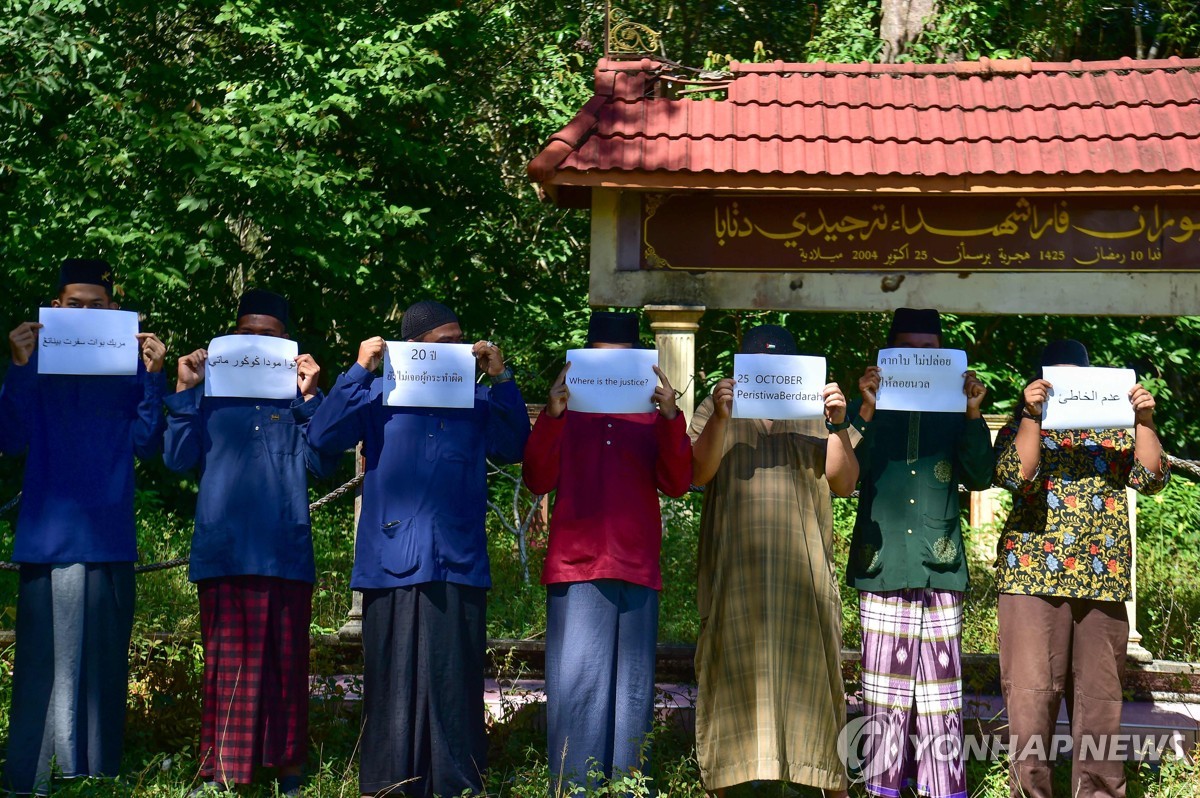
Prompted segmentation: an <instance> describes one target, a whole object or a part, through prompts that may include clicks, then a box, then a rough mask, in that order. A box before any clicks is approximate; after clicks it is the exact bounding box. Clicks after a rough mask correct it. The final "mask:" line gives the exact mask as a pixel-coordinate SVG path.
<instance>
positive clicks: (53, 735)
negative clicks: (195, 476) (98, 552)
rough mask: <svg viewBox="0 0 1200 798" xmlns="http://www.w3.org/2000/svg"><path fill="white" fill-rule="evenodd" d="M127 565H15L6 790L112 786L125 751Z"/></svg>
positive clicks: (130, 591)
mask: <svg viewBox="0 0 1200 798" xmlns="http://www.w3.org/2000/svg"><path fill="white" fill-rule="evenodd" d="M133 604H134V578H133V563H75V564H70V565H22V566H21V575H20V584H19V586H18V588H17V630H16V631H17V651H16V659H15V662H14V666H13V697H12V712H11V714H10V715H9V733H8V766H7V768H6V770H5V786H6V787H7V788H8V789H10V790H12V791H14V792H16V793H30V792H38V793H46V792H48V789H49V781H50V759H51V758H52V757H53V758H54V760H55V762H56V763H57V765H58V767H59V768H60V769H61V770H62V772H63V775H65V776H115V775H117V771H118V770H119V768H120V765H121V750H122V747H123V745H124V741H125V702H126V698H127V694H128V683H129V636H130V632H131V631H132V629H133Z"/></svg>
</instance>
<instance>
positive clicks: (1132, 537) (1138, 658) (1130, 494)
mask: <svg viewBox="0 0 1200 798" xmlns="http://www.w3.org/2000/svg"><path fill="white" fill-rule="evenodd" d="M1125 495H1126V497H1127V498H1128V500H1129V549H1130V552H1131V553H1132V554H1131V557H1130V560H1129V595H1130V596H1131V597H1132V598H1130V599H1129V601H1126V602H1125V612H1126V613H1127V614H1128V615H1129V645H1128V646H1126V648H1125V655H1126V656H1127V657H1129V659H1131V660H1133V661H1134V662H1152V661H1153V660H1154V655H1153V654H1151V653H1150V652H1149V651H1147V650H1146V649H1145V647H1143V646H1142V633H1141V632H1139V631H1138V630H1137V491H1135V490H1134V489H1133V488H1126V489H1125Z"/></svg>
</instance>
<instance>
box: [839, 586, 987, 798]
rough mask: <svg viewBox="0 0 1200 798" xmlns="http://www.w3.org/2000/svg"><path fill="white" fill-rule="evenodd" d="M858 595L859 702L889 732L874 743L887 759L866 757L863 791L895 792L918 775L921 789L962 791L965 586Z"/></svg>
mask: <svg viewBox="0 0 1200 798" xmlns="http://www.w3.org/2000/svg"><path fill="white" fill-rule="evenodd" d="M859 596H860V603H859V616H860V618H861V620H862V640H863V659H862V684H863V702H864V704H865V705H866V706H865V709H866V713H867V717H868V718H869V719H870V720H872V721H875V722H877V723H878V724H879V726H878V728H879V729H881V730H882V733H883V734H885V735H886V736H887V743H886V744H884V745H882V746H879V747H877V749H876V752H877V753H876V756H883V757H884V759H883V760H882V761H872V762H868V763H867V769H866V776H867V778H866V788H867V792H869V793H871V794H872V795H881V796H886V797H887V798H895V797H896V796H899V795H900V790H901V788H902V787H904V786H905V785H906V784H912V783H913V777H914V775H915V777H916V778H915V783H916V787H917V791H918V792H919V793H920V794H921V795H927V796H930V798H966V795H967V785H966V774H965V772H964V770H963V759H962V665H961V657H960V648H961V645H960V637H961V633H962V593H959V592H957V591H952V590H933V589H930V588H911V589H907V590H891V591H887V592H882V593H871V592H866V591H864V592H861V593H860V594H859ZM914 708H915V709H916V713H915V717H914V713H913V710H914ZM914 734H915V737H916V740H917V741H918V743H919V744H918V745H916V746H914V745H913V744H912V742H913V735H914ZM914 771H915V772H914Z"/></svg>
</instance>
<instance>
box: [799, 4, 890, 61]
mask: <svg viewBox="0 0 1200 798" xmlns="http://www.w3.org/2000/svg"><path fill="white" fill-rule="evenodd" d="M881 50H883V39H882V38H880V36H879V0H867V2H861V0H829V2H826V3H824V4H823V8H822V12H821V25H820V27H819V29H818V30H817V32H816V35H814V36H813V37H812V38H811V39H810V40H809V41H808V45H807V47H806V48H805V58H806V60H808V61H831V62H833V63H841V64H846V63H851V64H852V63H857V62H859V61H874V60H875V59H876V58H877V57H878V56H879V53H880V51H881Z"/></svg>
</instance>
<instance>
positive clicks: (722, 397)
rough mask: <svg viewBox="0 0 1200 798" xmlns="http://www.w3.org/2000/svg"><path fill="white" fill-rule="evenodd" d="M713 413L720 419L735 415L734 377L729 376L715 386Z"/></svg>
mask: <svg viewBox="0 0 1200 798" xmlns="http://www.w3.org/2000/svg"><path fill="white" fill-rule="evenodd" d="M712 397H713V414H714V415H715V416H716V417H717V418H719V419H722V420H724V419H727V418H729V417H730V416H731V415H733V378H732V377H727V378H725V379H723V380H721V381H720V382H718V383H717V387H715V388H713V393H712Z"/></svg>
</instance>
